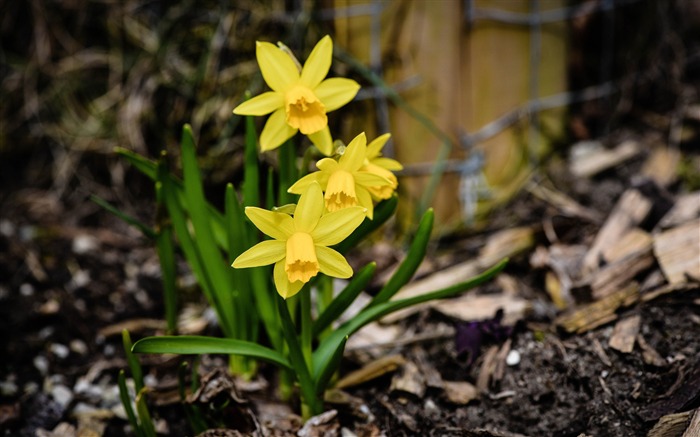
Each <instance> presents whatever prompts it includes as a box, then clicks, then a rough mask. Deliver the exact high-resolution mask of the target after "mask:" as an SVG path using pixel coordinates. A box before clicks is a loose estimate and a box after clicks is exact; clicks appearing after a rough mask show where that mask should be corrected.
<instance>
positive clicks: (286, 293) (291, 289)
mask: <svg viewBox="0 0 700 437" xmlns="http://www.w3.org/2000/svg"><path fill="white" fill-rule="evenodd" d="M284 263H285V260H284V259H283V260H281V261H278V262H277V263H276V264H275V268H274V270H273V277H274V279H275V288H277V293H279V295H280V296H282V297H283V298H284V299H287V298H289V297H292V296H294V295H295V294H297V293H299V290H301V287H303V286H304V283H303V282H301V281H295V282H289V279H288V278H287V272H285V271H284Z"/></svg>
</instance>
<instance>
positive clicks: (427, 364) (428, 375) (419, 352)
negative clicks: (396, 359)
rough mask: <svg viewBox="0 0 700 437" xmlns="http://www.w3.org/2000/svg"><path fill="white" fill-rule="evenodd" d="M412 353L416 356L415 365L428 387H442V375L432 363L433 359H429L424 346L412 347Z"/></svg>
mask: <svg viewBox="0 0 700 437" xmlns="http://www.w3.org/2000/svg"><path fill="white" fill-rule="evenodd" d="M413 354H414V355H415V357H416V365H417V366H418V369H419V370H420V372H421V374H423V378H424V379H425V385H426V386H428V387H430V388H442V387H443V381H442V376H441V375H440V372H439V371H438V370H437V369H436V368H435V366H434V365H433V361H432V360H431V359H430V357H428V354H427V352H426V351H425V348H423V347H416V348H413Z"/></svg>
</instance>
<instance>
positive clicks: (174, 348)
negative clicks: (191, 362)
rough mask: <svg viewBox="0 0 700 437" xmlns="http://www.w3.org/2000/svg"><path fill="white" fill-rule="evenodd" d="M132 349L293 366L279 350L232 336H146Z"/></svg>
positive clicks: (154, 352) (148, 352)
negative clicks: (235, 357) (251, 360)
mask: <svg viewBox="0 0 700 437" xmlns="http://www.w3.org/2000/svg"><path fill="white" fill-rule="evenodd" d="M132 350H133V352H134V353H138V354H180V355H199V354H228V355H244V356H247V357H252V358H257V359H261V360H264V361H268V362H270V363H273V364H277V365H278V366H282V367H286V368H288V369H291V368H292V366H291V365H290V364H289V361H288V360H287V359H286V358H284V357H283V356H282V355H281V354H280V353H279V352H277V351H274V350H272V349H270V348H267V347H264V346H261V345H259V344H257V343H253V342H250V341H244V340H235V339H231V338H216V337H204V336H198V335H179V336H162V337H146V338H142V339H141V340H139V341H137V342H136V343H134V346H133V348H132Z"/></svg>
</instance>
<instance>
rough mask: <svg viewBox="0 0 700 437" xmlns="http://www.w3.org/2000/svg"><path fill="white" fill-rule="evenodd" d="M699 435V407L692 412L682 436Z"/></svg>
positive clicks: (691, 436) (692, 436)
mask: <svg viewBox="0 0 700 437" xmlns="http://www.w3.org/2000/svg"><path fill="white" fill-rule="evenodd" d="M699 435H700V408H698V409H696V410H695V411H693V412H692V415H691V418H690V424H689V425H688V428H687V429H686V430H685V432H684V433H683V436H682V437H694V436H699Z"/></svg>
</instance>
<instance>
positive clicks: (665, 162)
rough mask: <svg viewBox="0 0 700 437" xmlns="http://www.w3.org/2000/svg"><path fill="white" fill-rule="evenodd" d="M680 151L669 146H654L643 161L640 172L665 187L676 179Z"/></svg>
mask: <svg viewBox="0 0 700 437" xmlns="http://www.w3.org/2000/svg"><path fill="white" fill-rule="evenodd" d="M680 161H681V153H680V151H679V150H678V149H675V148H670V147H656V148H655V149H654V150H652V152H651V154H650V155H649V157H648V158H647V160H646V161H644V165H643V166H642V170H641V174H642V175H644V176H646V177H648V178H650V179H652V180H653V181H655V182H656V183H657V184H658V185H659V186H660V187H667V186H669V185H671V184H672V183H673V182H675V181H676V179H678V164H679V163H680Z"/></svg>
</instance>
